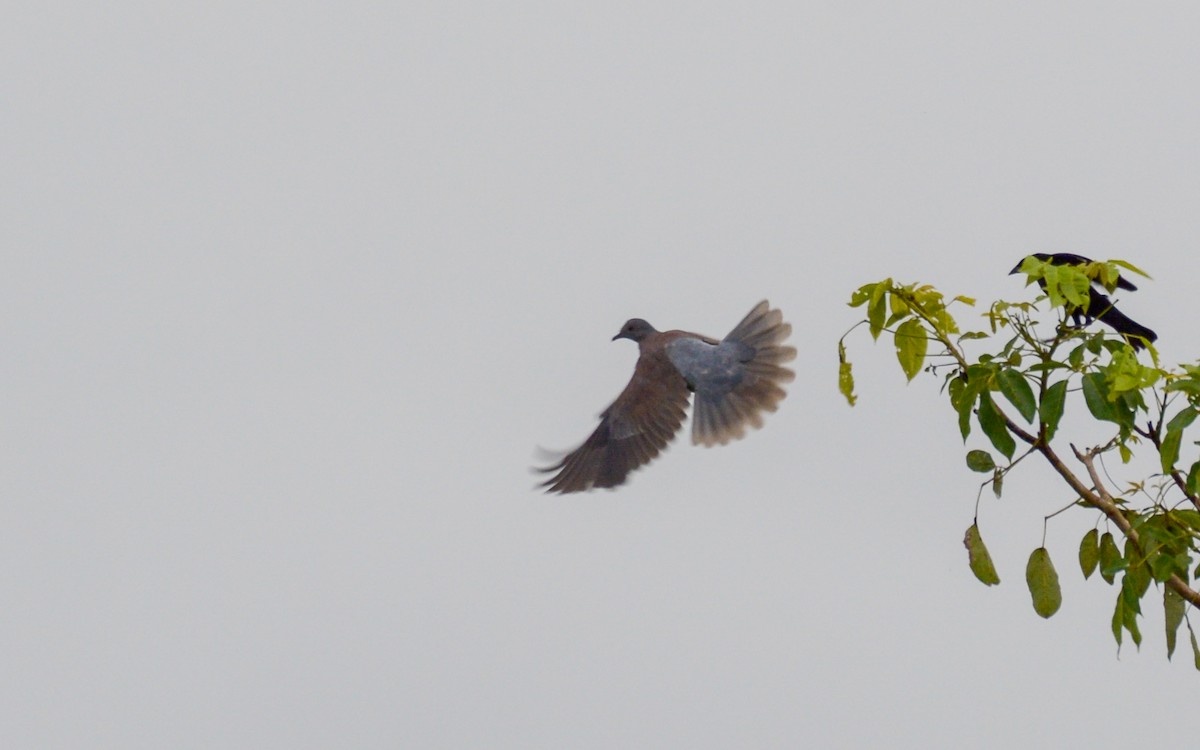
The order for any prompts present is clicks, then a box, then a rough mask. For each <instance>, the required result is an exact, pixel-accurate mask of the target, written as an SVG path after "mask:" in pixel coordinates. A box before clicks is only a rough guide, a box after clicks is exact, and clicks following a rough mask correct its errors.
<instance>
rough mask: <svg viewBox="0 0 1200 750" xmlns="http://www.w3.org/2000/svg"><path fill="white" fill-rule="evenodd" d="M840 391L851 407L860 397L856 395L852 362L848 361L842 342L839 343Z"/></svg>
mask: <svg viewBox="0 0 1200 750" xmlns="http://www.w3.org/2000/svg"><path fill="white" fill-rule="evenodd" d="M838 390H839V391H840V392H841V394H842V395H843V396H845V397H846V402H847V403H848V404H850V405H851V406H854V402H855V401H858V396H855V395H854V375H853V373H851V372H850V361H849V360H847V359H846V345H845V344H844V343H842V342H841V341H839V342H838Z"/></svg>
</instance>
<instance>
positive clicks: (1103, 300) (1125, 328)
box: [1009, 253, 1158, 349]
mask: <svg viewBox="0 0 1200 750" xmlns="http://www.w3.org/2000/svg"><path fill="white" fill-rule="evenodd" d="M1033 257H1035V258H1037V259H1038V260H1040V261H1043V262H1046V263H1050V264H1051V265H1055V266H1082V265H1086V264H1088V263H1091V262H1092V259H1091V258H1085V257H1084V256H1082V255H1076V254H1075V253H1034V254H1033ZM1024 262H1025V259H1024V258H1022V259H1021V263H1018V264H1017V265H1016V267H1015V268H1013V270H1012V271H1010V272H1009V275H1012V274H1014V273H1019V272H1020V271H1021V265H1022V264H1023V263H1024ZM1038 284H1039V285H1041V287H1042V289H1045V288H1046V282H1045V281H1043V280H1042V279H1038ZM1117 288H1118V289H1124V290H1126V291H1130V292H1136V291H1137V287H1136V286H1134V285H1133V283H1132V282H1131V281H1129V279H1127V278H1125V277H1124V276H1118V277H1117ZM1071 320H1072V321H1074V323H1075V325H1078V326H1083V325H1087V324H1088V323H1090V322H1091V321H1092V320H1099V321H1100V322H1101V323H1104V324H1105V325H1107V326H1108V327H1110V328H1112V329H1113V330H1114V331H1116V332H1117V333H1119V334H1121V335H1122V336H1124V337H1125V340H1126V341H1128V342H1129V345H1130V346H1132V347H1133V348H1134V349H1144V348H1146V342H1153V341H1155V340H1156V339H1158V334H1156V333H1155V332H1154V331H1151V330H1150V329H1149V328H1147V327H1146V326H1144V325H1142V324H1140V323H1138V322H1137V321H1134V320H1132V319H1130V318H1128V317H1126V316H1125V315H1124V314H1123V313H1122V312H1121V311H1120V310H1118V309H1117V308H1116V307H1115V306H1114V305H1113V302H1112V300H1111V299H1109V297H1108V295H1107V294H1105V293H1104V289H1103V287H1099V286H1098V285H1097V284H1096V283H1095V282H1094V281H1093V282H1092V285H1091V286H1090V287H1088V307H1087V312H1084V311H1083V310H1082V309H1081V308H1078V307H1076V308H1072V309H1071Z"/></svg>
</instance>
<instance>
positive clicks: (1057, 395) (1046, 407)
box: [1038, 380, 1067, 441]
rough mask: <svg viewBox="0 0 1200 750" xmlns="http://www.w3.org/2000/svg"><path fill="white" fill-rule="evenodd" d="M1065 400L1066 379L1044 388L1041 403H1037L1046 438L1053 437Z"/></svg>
mask: <svg viewBox="0 0 1200 750" xmlns="http://www.w3.org/2000/svg"><path fill="white" fill-rule="evenodd" d="M1066 400H1067V381H1065V380H1060V381H1058V382H1057V383H1054V384H1053V385H1051V386H1050V387H1049V388H1047V389H1046V393H1045V395H1044V396H1042V403H1041V404H1039V405H1038V410H1039V411H1040V412H1041V418H1042V422H1043V423H1044V424H1045V425H1046V440H1047V441H1049V440H1050V438H1052V437H1054V433H1055V432H1057V431H1058V423H1059V421H1061V420H1062V415H1063V407H1064V405H1065V404H1066Z"/></svg>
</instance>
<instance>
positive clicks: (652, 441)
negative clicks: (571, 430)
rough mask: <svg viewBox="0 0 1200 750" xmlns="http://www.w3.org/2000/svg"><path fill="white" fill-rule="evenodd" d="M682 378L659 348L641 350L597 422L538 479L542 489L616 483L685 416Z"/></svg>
mask: <svg viewBox="0 0 1200 750" xmlns="http://www.w3.org/2000/svg"><path fill="white" fill-rule="evenodd" d="M688 395H689V392H688V387H687V381H685V380H684V379H683V376H682V375H680V374H679V371H678V370H676V369H675V366H674V365H672V364H671V361H670V360H669V359H667V356H666V355H665V354H664V353H663V351H662V349H659V350H658V351H656V352H653V353H648V354H643V355H642V357H641V358H639V359H638V363H637V367H636V368H634V371H633V377H632V378H631V379H630V381H629V385H627V386H625V390H623V391H621V395H620V396H617V400H616V401H614V402H613V403H612V406H609V407H608V408H607V409H605V410H604V413H603V414H601V415H600V424H599V426H597V427H596V429H595V431H594V432H592V434H591V435H590V436H589V437H588V439H587V440H585V441H583V445H581V446H579V447H578V448H576V449H575V450H573V451H571V452H570V453H568V454H567V455H566V456H565V457H563V459H562V460H561V461H559V462H558V463H557V464H555V465H553V466H548V467H546V468H544V469H539V471H543V472H547V473H549V472H555V474H554V476H553V477H551V478H550V479H548V480H547V481H545V482H543V483H542V485H541V486H542V487H545V488H546V491H547V492H560V493H564V494H565V493H567V492H583V491H585V490H590V489H591V488H593V487H616V486H618V485H620V484H622V483H624V481H625V477H626V476H627V475H628V474H629V472H631V471H633V470H634V469H636V468H638V467H639V466H643V465H645V464H647V463H649V462H650V461H652V460H654V458H655V457H656V456H657V455H658V454H659V452H661V451H662V449H663V448H665V447H666V446H667V443H669V442H671V439H672V438H673V437H675V433H676V432H678V431H679V427H680V425H682V424H683V420H684V418H685V417H686V416H687V406H688Z"/></svg>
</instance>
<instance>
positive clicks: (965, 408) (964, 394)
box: [955, 382, 979, 442]
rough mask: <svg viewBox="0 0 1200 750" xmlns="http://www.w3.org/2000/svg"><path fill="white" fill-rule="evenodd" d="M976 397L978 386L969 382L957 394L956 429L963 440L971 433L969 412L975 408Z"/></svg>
mask: <svg viewBox="0 0 1200 750" xmlns="http://www.w3.org/2000/svg"><path fill="white" fill-rule="evenodd" d="M978 397H979V386H978V385H977V384H975V383H970V382H969V383H967V385H966V386H965V387H964V388H963V389H962V391H961V392H960V393H959V395H958V403H957V404H956V405H955V409H957V410H958V431H959V432H961V433H962V438H963V442H966V440H967V436H968V435H970V434H971V414H972V413H973V411H972V410H973V409H974V408H975V399H976V398H978Z"/></svg>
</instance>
